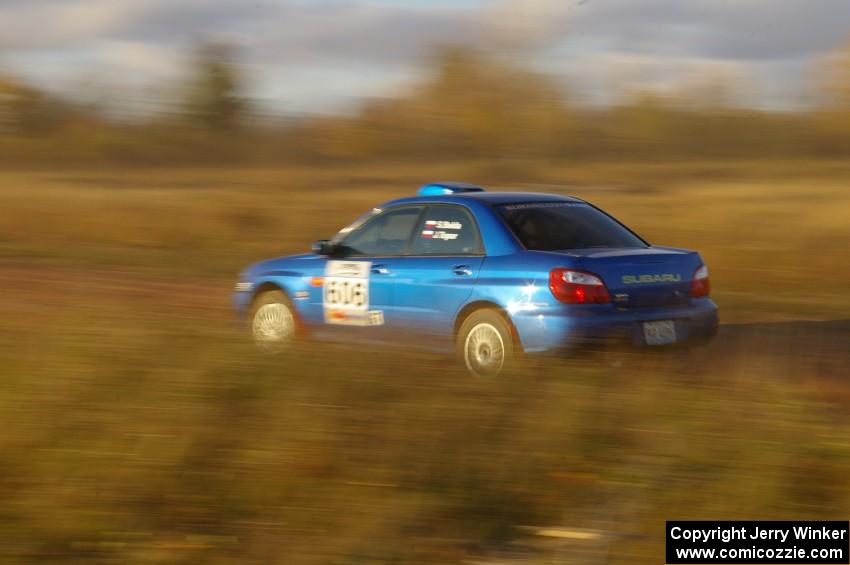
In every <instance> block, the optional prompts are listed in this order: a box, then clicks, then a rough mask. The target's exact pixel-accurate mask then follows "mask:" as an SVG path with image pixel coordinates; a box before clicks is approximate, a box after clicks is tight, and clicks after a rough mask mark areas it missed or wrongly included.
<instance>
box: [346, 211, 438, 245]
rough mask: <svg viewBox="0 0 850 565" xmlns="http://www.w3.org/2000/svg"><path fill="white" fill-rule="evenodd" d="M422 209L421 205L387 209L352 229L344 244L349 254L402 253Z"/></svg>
mask: <svg viewBox="0 0 850 565" xmlns="http://www.w3.org/2000/svg"><path fill="white" fill-rule="evenodd" d="M421 212H422V206H409V207H405V208H399V209H396V210H392V209H391V210H387V211H386V212H383V213H382V214H378V215H377V216H375V217H374V218H372V219H371V220H369V221H368V222H366V224H365V225H363V226H361V227H359V228H357V229H356V230H355V231H353V232H351V233H350V234H349V235H348V237H346V238H345V240H344V241H343V245H345V247H347V248H348V249H347V251H348V253H350V254H351V255H364V256H382V255H401V254H403V253H404V252H405V248H406V247H407V241H408V240H409V239H410V234H411V232H412V231H413V227H414V225H415V224H416V221H417V220H418V219H419V214H420V213H421Z"/></svg>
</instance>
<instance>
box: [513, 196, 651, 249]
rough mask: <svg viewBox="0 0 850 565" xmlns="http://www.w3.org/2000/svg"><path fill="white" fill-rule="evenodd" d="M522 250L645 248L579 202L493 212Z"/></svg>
mask: <svg viewBox="0 0 850 565" xmlns="http://www.w3.org/2000/svg"><path fill="white" fill-rule="evenodd" d="M497 210H498V212H499V214H500V215H501V216H502V218H504V220H505V222H506V223H507V224H508V227H510V229H511V230H512V231H513V232H514V234H515V235H516V236H517V238H518V239H519V240H520V241H521V242H522V244H523V245H524V246H525V248H526V249H532V250H535V251H560V250H564V249H587V248H589V247H646V242H644V241H643V240H642V239H640V238H639V237H637V236H636V235H635V234H633V233H632V232H630V231H629V230H628V229H626V228H625V227H623V226H622V225H620V224H619V223H618V222H617V221H616V220H614V219H613V218H611V217H610V216H608V215H607V214H604V213H603V212H600V211H599V210H597V209H596V208H594V207H593V206H589V205H588V204H584V203H582V202H527V203H521V204H505V205H503V206H499V207H498V208H497Z"/></svg>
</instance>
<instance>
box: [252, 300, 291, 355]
mask: <svg viewBox="0 0 850 565" xmlns="http://www.w3.org/2000/svg"><path fill="white" fill-rule="evenodd" d="M250 322H251V333H252V335H253V337H254V344H255V345H256V346H257V348H258V349H259V350H260V351H262V352H263V353H267V354H269V355H276V354H278V353H282V352H284V351H286V350H287V349H288V348H289V346H291V345H292V342H293V341H295V338H296V337H297V333H298V324H297V320H296V318H295V309H294V308H293V307H292V303H291V302H290V301H289V298H288V297H287V296H286V294H285V293H283V292H282V291H280V290H269V291H266V292H263V293H262V294H259V295H257V296H256V297H255V298H254V301H253V303H252V304H251V319H250Z"/></svg>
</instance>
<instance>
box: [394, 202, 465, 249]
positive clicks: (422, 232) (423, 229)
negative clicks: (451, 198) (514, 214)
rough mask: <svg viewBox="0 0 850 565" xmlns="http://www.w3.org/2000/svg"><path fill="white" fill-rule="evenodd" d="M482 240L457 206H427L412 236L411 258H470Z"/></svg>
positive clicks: (461, 209) (463, 210) (463, 211)
mask: <svg viewBox="0 0 850 565" xmlns="http://www.w3.org/2000/svg"><path fill="white" fill-rule="evenodd" d="M481 251H482V249H481V238H480V237H479V235H478V227H477V226H476V225H475V222H474V221H473V219H472V215H471V214H470V213H469V212H468V211H467V210H465V209H463V208H461V207H459V206H429V207H428V209H427V210H426V211H425V214H424V215H423V216H422V220H421V221H420V222H419V225H418V226H417V227H416V233H414V234H413V246H412V247H411V249H410V253H411V255H473V254H477V253H481Z"/></svg>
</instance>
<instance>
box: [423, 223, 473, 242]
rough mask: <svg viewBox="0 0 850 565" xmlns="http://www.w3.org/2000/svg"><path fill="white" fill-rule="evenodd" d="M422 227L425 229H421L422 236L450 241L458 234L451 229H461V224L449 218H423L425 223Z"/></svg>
mask: <svg viewBox="0 0 850 565" xmlns="http://www.w3.org/2000/svg"><path fill="white" fill-rule="evenodd" d="M423 227H424V228H425V229H423V230H422V233H421V237H422V238H424V239H442V240H445V241H450V240H453V239H457V236H458V234H457V232H454V231H451V230H461V229H463V224H462V223H460V222H452V221H449V220H425V225H424V226H423ZM446 230H449V231H446Z"/></svg>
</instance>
